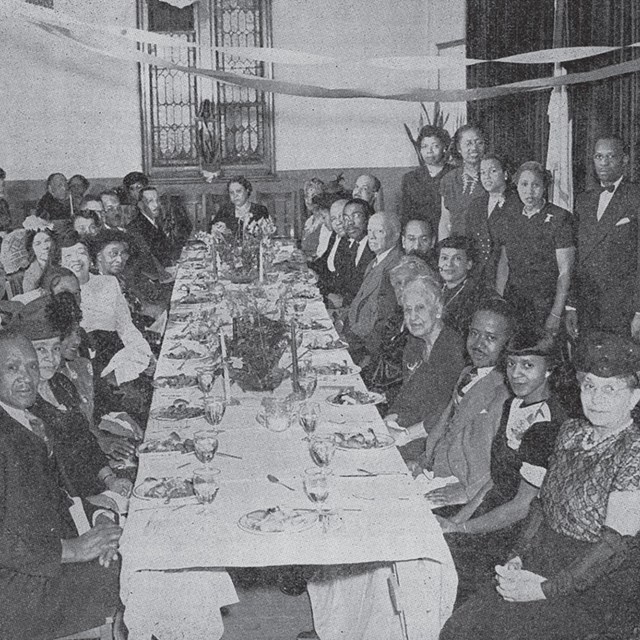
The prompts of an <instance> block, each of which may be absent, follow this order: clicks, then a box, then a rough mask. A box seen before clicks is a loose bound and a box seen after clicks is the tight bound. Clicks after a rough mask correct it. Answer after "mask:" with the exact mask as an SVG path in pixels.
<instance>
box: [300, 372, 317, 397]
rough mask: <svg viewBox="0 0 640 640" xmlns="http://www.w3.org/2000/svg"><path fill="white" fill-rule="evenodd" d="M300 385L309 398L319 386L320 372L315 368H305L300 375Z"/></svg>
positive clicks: (305, 395)
mask: <svg viewBox="0 0 640 640" xmlns="http://www.w3.org/2000/svg"><path fill="white" fill-rule="evenodd" d="M298 386H299V387H300V391H301V392H302V393H303V394H304V397H305V400H308V399H309V398H310V397H311V396H312V395H313V394H314V393H315V390H316V387H317V386H318V372H317V371H316V370H315V369H303V370H301V371H300V375H299V376H298Z"/></svg>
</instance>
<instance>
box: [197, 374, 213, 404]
mask: <svg viewBox="0 0 640 640" xmlns="http://www.w3.org/2000/svg"><path fill="white" fill-rule="evenodd" d="M196 375H197V377H198V387H199V388H200V391H202V395H203V396H204V397H205V398H206V397H207V396H208V395H209V394H210V393H211V390H212V389H213V384H214V382H215V381H216V372H215V370H214V369H211V368H210V367H202V368H200V369H196Z"/></svg>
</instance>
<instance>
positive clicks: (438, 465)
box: [0, 125, 640, 640]
mask: <svg viewBox="0 0 640 640" xmlns="http://www.w3.org/2000/svg"><path fill="white" fill-rule="evenodd" d="M418 146H419V148H420V149H421V153H422V160H423V162H422V166H421V167H420V168H419V169H417V170H415V171H412V172H410V173H408V174H407V175H405V176H404V178H403V181H402V198H401V203H400V207H399V212H398V213H397V214H396V213H393V212H390V211H385V210H384V207H383V204H382V202H383V189H382V185H381V183H380V181H379V180H378V179H377V178H376V177H375V176H372V175H362V176H360V177H358V179H357V180H356V181H355V184H354V187H353V189H352V191H347V190H346V189H345V188H344V187H343V185H342V183H341V181H340V180H338V181H336V182H335V183H329V184H324V183H323V182H322V181H321V180H320V179H318V178H313V179H312V180H310V181H308V182H307V183H305V185H304V204H305V209H306V211H307V212H308V217H307V219H306V222H305V224H304V232H303V237H302V238H301V239H300V241H301V248H302V250H303V252H304V253H305V255H306V257H307V264H308V266H309V268H310V269H312V270H313V271H315V273H316V274H317V276H318V286H319V289H320V291H321V293H322V295H323V297H324V300H325V302H326V305H327V308H328V309H329V310H330V313H331V314H332V316H333V318H334V322H335V326H336V328H337V329H338V331H339V333H340V335H341V337H342V338H344V340H345V341H346V342H347V343H348V345H349V351H350V353H351V355H352V357H353V359H354V361H355V363H356V364H357V365H359V366H360V367H361V371H362V376H363V379H364V380H365V382H366V384H367V386H368V387H369V388H371V389H375V390H378V391H383V392H384V393H385V394H386V404H385V405H383V407H382V411H383V412H384V413H383V417H384V418H385V422H386V424H387V426H388V428H389V430H390V432H391V433H392V434H393V436H394V438H395V441H396V444H397V445H398V446H399V449H400V451H401V453H402V456H403V457H404V459H405V461H406V462H407V465H408V466H409V467H410V468H411V470H412V471H413V472H414V474H415V475H416V476H417V475H421V474H422V473H424V474H425V475H426V476H427V477H428V479H429V480H430V481H431V482H434V483H435V484H434V486H437V487H438V488H434V489H432V490H430V491H429V492H428V493H427V494H426V496H425V497H426V499H427V500H428V501H429V503H430V504H431V506H432V507H433V509H434V511H435V513H436V515H437V518H438V520H439V522H440V524H441V526H442V529H443V532H444V534H445V538H446V540H447V542H448V544H449V547H450V550H451V553H452V556H453V559H454V562H455V564H456V568H457V571H458V576H459V588H458V600H457V603H456V609H455V611H454V614H453V616H452V617H451V618H450V620H449V621H448V622H447V623H446V625H445V627H444V629H443V631H442V634H441V637H442V638H452V639H454V638H455V639H458V638H474V640H476V639H482V638H486V639H487V640H489V639H497V638H504V639H505V640H507V639H510V638H515V637H517V638H521V639H524V638H531V639H534V638H556V639H558V640H560V639H564V638H576V639H581V638H584V637H587V635H588V634H589V633H591V634H596V635H597V634H598V633H605V632H607V631H608V630H609V629H610V628H612V627H615V626H616V624H618V623H619V618H621V617H623V616H624V615H625V612H629V611H633V609H634V603H635V602H637V598H638V595H639V591H638V588H639V587H640V571H639V569H640V546H639V540H638V532H639V531H640V468H639V466H640V426H639V425H638V423H637V422H635V418H634V408H635V406H636V404H637V402H638V401H639V400H640V391H639V390H638V389H639V388H640V378H639V377H638V376H639V375H640V346H639V345H638V344H637V343H636V342H635V339H636V338H637V337H638V336H640V303H638V299H637V296H634V295H632V292H636V293H637V292H638V291H640V286H639V284H638V282H637V278H638V276H639V275H640V274H639V273H638V266H637V261H638V248H639V247H638V240H637V236H638V211H637V205H638V204H640V189H638V188H636V187H635V186H634V185H633V184H631V183H629V182H628V181H627V179H626V178H625V175H624V174H625V168H626V165H627V162H628V155H627V153H626V149H625V146H624V144H623V142H622V141H621V140H620V139H619V138H617V137H615V136H611V137H603V138H600V139H599V140H598V141H597V142H596V146H595V150H594V168H595V172H596V175H597V176H598V178H599V180H600V183H601V188H599V189H597V190H593V191H589V192H587V193H585V194H581V195H580V196H579V197H578V198H577V200H576V207H575V209H576V211H575V212H569V211H566V210H564V209H561V208H560V207H557V206H555V205H553V204H551V203H550V202H549V201H548V194H549V187H550V184H549V177H548V174H547V172H546V171H545V169H544V168H543V167H542V165H540V164H539V163H538V162H533V161H530V162H525V163H524V164H523V165H521V166H520V167H519V169H518V170H517V171H516V172H515V173H514V174H513V177H511V175H510V167H509V166H508V163H507V161H506V160H505V159H504V158H502V157H500V156H498V155H489V154H486V153H485V151H486V146H487V144H486V141H485V139H484V136H483V134H482V132H481V130H480V129H479V128H478V127H476V126H473V125H465V126H463V127H461V128H460V129H459V130H458V131H457V132H456V134H455V136H454V137H453V140H450V138H449V135H448V134H447V133H446V132H445V131H443V130H441V129H438V128H436V127H432V126H427V127H424V128H423V129H422V131H421V132H420V136H419V139H418ZM0 175H3V174H0ZM89 189H90V185H89V184H88V182H87V181H86V179H85V178H84V177H83V176H74V179H72V180H71V181H69V182H67V180H66V178H65V177H64V176H63V175H62V174H53V175H52V176H50V177H49V179H48V181H47V191H46V194H45V195H44V196H43V198H42V199H41V200H40V202H39V203H38V206H37V211H36V215H35V217H34V219H33V220H31V221H29V220H28V221H27V222H26V223H25V226H26V227H27V228H26V229H25V228H23V229H17V230H10V229H8V228H5V229H4V230H3V234H4V240H3V254H2V256H4V258H5V259H3V260H2V263H3V265H4V271H6V272H7V273H6V274H5V273H2V274H0V275H1V276H2V278H1V280H2V292H3V293H4V292H5V291H6V292H7V293H6V294H5V295H3V300H2V301H0V318H1V322H2V329H1V331H0V424H1V425H2V429H1V430H0V438H1V439H2V442H3V445H4V446H3V447H0V465H1V467H2V473H1V474H0V485H2V484H3V485H4V486H2V487H1V490H0V496H4V498H3V499H0V525H1V528H0V557H1V558H2V562H1V566H0V576H2V578H1V580H2V585H3V588H2V590H1V594H2V595H0V603H1V605H2V606H0V609H1V610H2V611H3V613H4V615H3V616H1V617H0V636H2V637H26V636H28V637H30V638H55V637H59V636H62V635H64V634H65V633H70V632H73V631H78V630H80V629H81V628H83V626H84V627H85V628H86V627H90V626H95V625H96V624H99V623H100V617H101V616H102V618H104V615H105V613H106V612H108V611H109V610H110V608H113V607H115V606H117V605H118V597H117V578H118V576H117V570H118V566H119V565H118V560H117V546H118V538H119V536H120V532H121V530H120V528H119V527H118V526H117V519H116V520H114V517H113V515H112V514H111V513H110V511H109V509H108V508H105V506H106V507H109V506H110V503H109V499H113V493H115V494H121V495H123V496H128V494H129V492H130V490H131V481H132V479H133V476H132V473H133V472H132V466H131V464H130V463H131V458H132V456H133V454H134V445H133V442H134V441H135V439H136V438H139V437H140V436H141V434H142V429H144V425H145V424H146V418H147V415H148V408H149V403H150V398H151V381H152V376H153V372H154V366H155V358H156V356H157V354H158V347H159V345H160V342H161V339H162V333H163V331H164V325H165V323H166V318H167V312H168V308H169V300H170V294H171V287H172V277H171V275H170V272H171V266H172V264H173V263H174V262H175V261H176V259H177V258H178V256H179V255H180V251H181V249H182V247H183V245H184V243H185V241H186V239H187V237H188V236H189V234H190V232H191V227H190V223H189V221H188V218H187V217H186V215H185V212H184V211H183V210H181V209H180V208H179V207H176V206H175V205H172V204H171V203H170V202H168V201H167V200H166V199H163V198H162V197H160V196H159V194H158V191H157V189H155V188H154V187H152V186H150V185H149V181H148V179H147V177H146V176H145V175H144V174H140V173H133V174H129V175H128V176H126V177H125V179H124V180H123V184H122V187H121V189H119V190H107V191H103V192H102V193H100V194H95V195H91V194H89V195H87V192H88V191H89ZM227 189H228V195H229V203H228V204H227V205H225V206H223V207H222V208H221V209H220V210H219V211H218V212H217V213H216V215H215V216H214V217H213V219H212V220H211V226H210V229H211V230H216V231H224V232H228V233H230V234H232V235H235V236H242V234H243V232H244V230H245V228H246V227H247V225H249V224H250V223H251V222H253V221H256V220H259V219H261V218H267V217H269V212H268V211H267V209H266V208H265V207H264V206H262V205H259V204H256V203H254V202H251V200H250V197H251V192H252V185H251V183H250V182H249V181H248V180H247V179H246V178H245V177H244V176H236V177H233V178H231V179H230V180H229V182H228V184H227ZM0 193H1V190H0ZM2 202H3V200H2V199H0V205H1V204H2ZM1 215H2V208H1V207H0V223H2V224H4V223H3V222H2V219H1ZM16 256H17V257H16ZM17 272H20V273H21V276H22V278H21V279H22V290H21V291H19V292H16V291H15V290H13V288H12V287H13V286H15V282H16V277H15V273H17ZM7 274H8V275H7ZM12 276H13V278H12ZM105 491H106V492H107V493H104V492H105ZM109 492H112V494H111V498H109V496H110V494H109ZM105 496H106V497H105ZM25 505H28V508H27V509H26V510H25V509H24V506H25ZM69 506H71V511H70V510H69V508H68V507H69ZM83 506H84V510H83ZM70 513H71V514H72V516H73V518H72V519H71V518H70V517H69V514H70ZM87 517H89V518H90V520H91V522H87ZM80 521H81V522H80ZM100 565H102V566H100ZM9 585H11V586H12V587H13V588H11V589H10V588H9Z"/></svg>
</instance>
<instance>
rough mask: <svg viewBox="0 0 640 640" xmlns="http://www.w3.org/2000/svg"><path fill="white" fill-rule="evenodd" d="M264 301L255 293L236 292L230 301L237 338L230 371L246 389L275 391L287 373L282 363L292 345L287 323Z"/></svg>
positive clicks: (232, 348) (234, 337)
mask: <svg viewBox="0 0 640 640" xmlns="http://www.w3.org/2000/svg"><path fill="white" fill-rule="evenodd" d="M262 300H263V299H262V298H260V297H258V296H256V295H255V292H254V293H253V294H250V293H249V292H234V294H233V299H232V300H231V304H230V308H231V310H232V315H233V337H232V339H231V342H230V344H229V363H230V368H229V371H230V375H231V378H232V379H233V380H234V381H235V382H237V383H238V385H239V386H240V387H241V388H242V389H243V390H244V391H272V390H273V389H275V388H276V387H278V386H279V385H280V383H281V382H282V380H283V379H284V377H285V375H286V371H285V370H283V369H281V368H279V367H278V364H279V362H280V358H281V357H282V355H283V353H284V352H285V350H286V349H288V348H289V335H288V330H287V325H286V323H284V322H283V321H282V320H281V319H272V318H269V317H268V316H267V315H266V313H265V309H264V308H263V306H264V304H266V303H263V302H262Z"/></svg>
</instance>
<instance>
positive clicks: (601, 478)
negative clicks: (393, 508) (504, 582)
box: [440, 418, 640, 640]
mask: <svg viewBox="0 0 640 640" xmlns="http://www.w3.org/2000/svg"><path fill="white" fill-rule="evenodd" d="M594 432H595V429H594V427H592V426H591V424H590V423H589V422H588V421H587V420H585V419H584V418H582V419H577V420H569V421H568V422H566V423H565V424H564V425H563V426H562V428H561V430H560V433H559V435H558V438H557V441H556V446H555V450H554V453H553V456H552V458H551V462H550V465H549V470H548V472H547V475H546V478H545V481H544V484H543V486H542V488H541V490H540V502H541V508H542V512H543V514H544V519H543V521H542V524H541V525H540V527H539V528H538V530H537V532H536V533H535V535H534V536H533V538H532V539H531V541H530V544H528V545H527V549H526V551H524V552H523V553H522V555H521V557H522V561H523V567H524V568H525V569H527V570H529V571H531V572H533V573H535V574H537V575H540V576H544V577H545V578H547V579H549V578H552V577H553V576H555V575H556V574H558V573H559V572H561V571H563V570H564V569H567V568H568V567H569V566H571V565H572V564H573V563H574V562H578V561H580V559H582V558H584V557H585V556H586V555H587V554H588V553H589V552H590V551H591V549H592V547H593V545H594V544H597V543H598V542H599V541H600V538H601V536H602V531H603V527H604V523H605V519H606V513H607V506H608V500H609V496H610V495H611V493H613V492H618V491H627V492H629V491H632V492H638V491H640V426H639V425H638V424H636V423H631V424H630V425H629V426H628V427H626V428H624V429H622V430H620V431H618V432H617V433H615V434H612V436H611V437H608V438H605V439H604V440H600V441H597V440H596V439H594V437H593V435H594ZM639 495H640V494H639ZM635 541H636V544H635V546H634V547H633V548H632V549H631V550H630V551H629V553H628V554H627V556H626V557H625V559H624V562H623V563H622V564H621V565H620V566H618V567H617V568H616V569H615V570H614V571H611V572H609V573H605V574H604V575H601V576H600V577H599V578H598V580H597V581H596V582H595V584H593V585H592V586H589V587H587V588H585V589H584V590H582V591H577V592H575V593H572V594H570V595H566V596H562V597H555V598H552V599H550V600H546V599H545V600H537V601H533V602H516V603H510V602H506V601H505V600H503V599H502V598H501V597H500V596H499V595H498V594H497V592H496V591H495V588H494V587H493V586H491V587H488V588H487V589H486V590H484V591H480V592H479V593H478V594H477V595H475V596H473V597H472V598H470V599H469V600H468V601H467V602H466V603H465V604H464V605H463V606H462V607H461V608H460V609H459V610H458V611H457V612H456V613H454V615H453V616H452V618H450V619H449V621H448V622H447V624H446V625H445V627H444V628H443V630H442V633H441V634H440V640H454V639H455V640H513V639H515V638H517V639H518V640H538V639H539V638H544V639H545V640H584V639H585V638H587V637H590V638H595V637H599V636H598V634H602V633H604V632H606V631H609V630H610V629H611V627H612V626H614V625H615V624H617V623H618V621H619V619H620V618H621V617H623V616H624V615H625V614H627V613H631V614H632V615H635V616H636V619H637V615H638V593H639V589H640V548H639V545H638V536H636V538H635ZM504 560H506V558H504Z"/></svg>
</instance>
